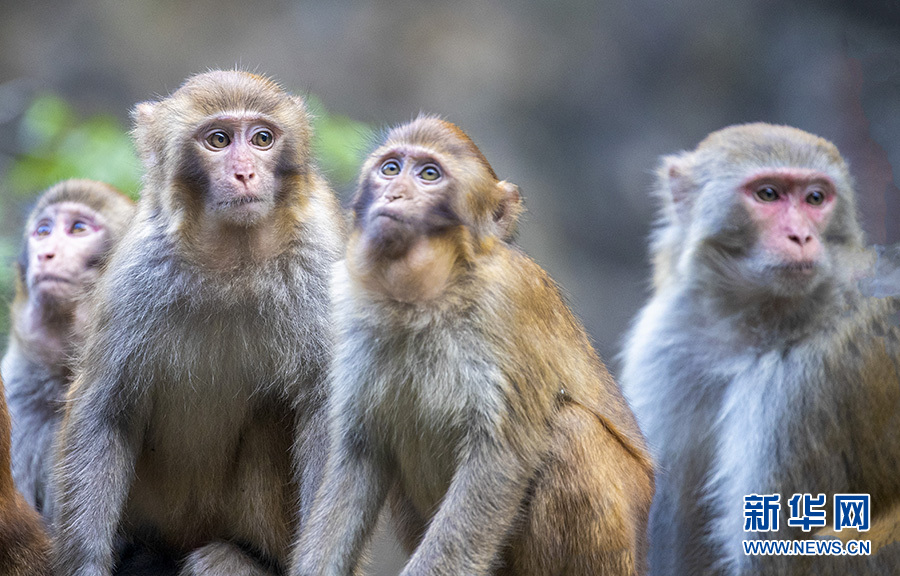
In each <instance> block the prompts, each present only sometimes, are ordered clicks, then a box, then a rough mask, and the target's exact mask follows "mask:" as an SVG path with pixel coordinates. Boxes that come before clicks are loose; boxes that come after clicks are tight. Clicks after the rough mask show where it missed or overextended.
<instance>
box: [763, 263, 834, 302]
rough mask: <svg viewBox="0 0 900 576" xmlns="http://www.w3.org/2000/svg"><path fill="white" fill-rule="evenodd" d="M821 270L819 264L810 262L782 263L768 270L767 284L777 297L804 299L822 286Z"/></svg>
mask: <svg viewBox="0 0 900 576" xmlns="http://www.w3.org/2000/svg"><path fill="white" fill-rule="evenodd" d="M821 268H822V266H821V264H820V263H819V262H814V261H809V260H807V261H802V262H799V261H791V262H781V263H779V264H776V265H772V266H769V267H768V268H767V270H766V277H767V278H766V279H765V283H766V284H767V285H768V286H769V289H770V290H771V291H772V292H773V293H774V294H775V295H776V296H780V297H788V298H791V297H803V296H806V295H808V294H810V293H812V292H813V291H815V290H816V288H818V287H819V285H820V284H821V282H822V278H823V274H822V269H821Z"/></svg>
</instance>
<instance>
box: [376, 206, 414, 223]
mask: <svg viewBox="0 0 900 576" xmlns="http://www.w3.org/2000/svg"><path fill="white" fill-rule="evenodd" d="M372 218H387V219H388V220H393V221H394V222H400V223H406V221H407V220H406V218H404V217H403V216H401V215H400V214H399V213H398V212H396V211H394V210H389V209H387V208H379V209H378V210H375V212H373V213H372Z"/></svg>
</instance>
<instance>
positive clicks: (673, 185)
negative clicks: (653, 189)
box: [659, 156, 696, 223]
mask: <svg viewBox="0 0 900 576" xmlns="http://www.w3.org/2000/svg"><path fill="white" fill-rule="evenodd" d="M692 168H693V165H692V162H691V159H690V158H689V157H686V156H667V157H665V158H663V166H662V168H661V169H660V171H659V181H660V188H661V191H662V193H663V195H664V196H665V197H664V198H663V200H664V201H665V202H666V203H667V204H670V205H671V206H672V208H673V209H674V211H675V215H676V216H677V217H678V220H679V221H680V222H682V223H684V222H688V220H689V218H690V212H691V206H692V205H693V201H694V194H693V192H694V190H695V189H696V183H695V182H694V179H693V176H692Z"/></svg>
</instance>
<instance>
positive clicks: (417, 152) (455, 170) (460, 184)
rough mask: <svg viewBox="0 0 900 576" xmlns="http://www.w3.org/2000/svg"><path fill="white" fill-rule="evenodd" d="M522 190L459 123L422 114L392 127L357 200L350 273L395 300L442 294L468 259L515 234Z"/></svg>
mask: <svg viewBox="0 0 900 576" xmlns="http://www.w3.org/2000/svg"><path fill="white" fill-rule="evenodd" d="M521 210H522V207H521V199H520V196H519V189H518V188H517V187H516V186H515V185H513V184H510V183H508V182H504V181H499V180H498V179H497V176H496V174H495V173H494V171H493V169H492V168H491V166H490V164H488V162H487V160H486V159H485V158H484V156H483V155H482V154H481V151H480V150H479V149H478V148H477V147H476V146H475V144H474V143H473V142H472V140H471V139H470V138H469V137H468V136H467V135H466V134H465V133H464V132H463V131H462V130H460V129H459V128H458V127H456V126H455V125H453V124H451V123H449V122H446V121H444V120H441V119H439V118H436V117H432V116H422V117H419V118H418V119H416V120H414V121H413V122H411V123H409V124H406V125H403V126H400V127H398V128H395V129H394V130H392V131H390V132H389V134H388V136H387V138H386V140H385V142H384V143H383V144H382V145H381V146H380V147H379V148H378V149H376V150H375V151H374V152H373V153H372V154H371V155H370V156H369V157H368V159H367V160H366V162H365V164H364V165H363V168H362V173H361V176H360V181H359V187H358V190H357V193H356V195H355V197H354V199H353V203H352V212H353V231H352V234H351V238H350V242H349V245H348V249H347V264H348V268H349V270H350V272H351V274H352V275H353V276H354V277H355V278H356V279H357V280H358V281H360V282H361V283H362V285H364V286H366V287H368V288H370V289H373V290H374V291H376V292H379V293H382V294H384V295H386V296H388V297H389V298H391V299H394V300H399V301H407V302H421V301H428V300H432V299H434V298H436V297H437V296H439V295H440V294H441V293H442V292H443V290H444V288H445V287H446V286H447V285H448V283H449V282H450V281H451V280H452V279H453V278H454V277H455V276H456V275H457V274H458V273H460V272H461V271H462V270H464V269H465V264H466V262H469V261H471V260H472V259H473V258H476V257H478V256H479V255H482V254H484V253H486V252H488V251H490V250H491V248H492V246H494V245H495V244H496V243H497V242H502V241H505V240H507V239H508V238H509V237H510V236H511V235H512V233H513V231H514V227H515V223H516V220H517V218H518V215H519V213H520V212H521Z"/></svg>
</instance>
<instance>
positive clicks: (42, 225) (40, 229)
mask: <svg viewBox="0 0 900 576" xmlns="http://www.w3.org/2000/svg"><path fill="white" fill-rule="evenodd" d="M51 230H53V227H52V226H51V225H50V223H49V222H38V225H37V228H35V229H34V235H35V236H49V235H50V231H51Z"/></svg>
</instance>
